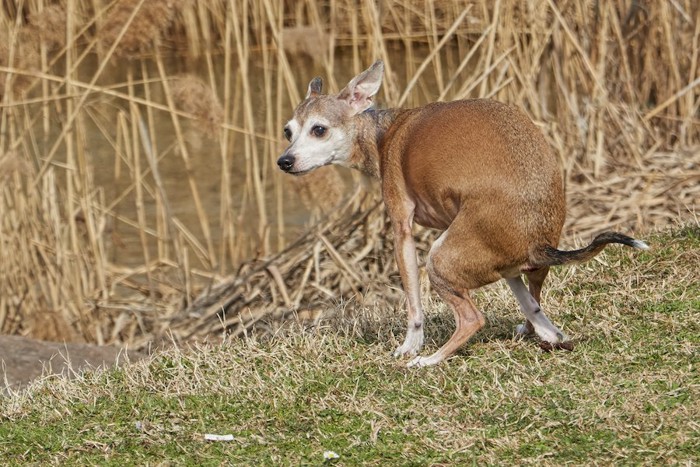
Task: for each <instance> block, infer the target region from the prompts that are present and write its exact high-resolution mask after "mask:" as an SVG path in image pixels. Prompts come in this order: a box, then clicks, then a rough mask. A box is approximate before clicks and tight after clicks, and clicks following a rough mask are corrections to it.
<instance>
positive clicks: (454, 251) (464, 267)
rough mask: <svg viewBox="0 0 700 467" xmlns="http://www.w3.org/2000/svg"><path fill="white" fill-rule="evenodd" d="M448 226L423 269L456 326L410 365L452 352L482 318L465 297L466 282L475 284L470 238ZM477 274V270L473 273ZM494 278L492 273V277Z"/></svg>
mask: <svg viewBox="0 0 700 467" xmlns="http://www.w3.org/2000/svg"><path fill="white" fill-rule="evenodd" d="M450 230H451V228H450V229H448V230H446V231H445V232H443V234H442V235H441V236H440V238H438V239H437V240H436V241H435V243H434V244H433V246H432V247H431V249H430V254H429V255H428V264H427V270H428V275H429V277H430V283H431V285H432V286H433V288H434V289H435V291H436V292H437V293H438V295H440V298H442V299H443V300H444V301H445V302H446V303H447V304H448V305H449V306H450V307H451V308H452V311H453V312H454V316H455V324H456V329H455V331H454V333H453V334H452V337H450V339H449V340H448V341H447V342H446V343H445V344H444V345H443V346H442V347H440V349H439V350H438V351H437V352H435V353H434V354H432V355H430V356H427V357H423V356H419V357H416V358H414V359H413V360H411V361H410V362H409V363H408V366H409V367H412V366H430V365H436V364H438V363H440V362H441V361H443V360H444V359H446V358H447V357H449V356H450V355H452V354H453V353H455V351H457V349H458V348H459V347H461V346H462V345H463V344H464V343H465V342H466V341H467V340H468V339H469V338H470V337H471V336H473V335H474V334H476V332H477V331H478V330H479V329H481V328H482V327H483V326H484V324H485V323H486V320H485V319H484V315H483V314H481V312H480V311H479V310H478V309H477V307H476V305H475V304H474V302H473V301H472V299H471V298H470V297H469V290H470V286H471V287H472V288H476V286H477V282H475V281H474V277H475V274H474V273H473V272H474V271H476V270H477V268H476V267H475V266H474V264H473V263H472V261H470V258H472V257H473V255H470V254H469V249H470V248H471V246H472V245H474V242H470V241H469V239H468V238H466V236H465V234H464V232H460V230H457V231H458V232H460V233H459V234H457V235H451V234H450ZM477 275H478V274H477ZM495 279H497V277H494V279H493V280H495Z"/></svg>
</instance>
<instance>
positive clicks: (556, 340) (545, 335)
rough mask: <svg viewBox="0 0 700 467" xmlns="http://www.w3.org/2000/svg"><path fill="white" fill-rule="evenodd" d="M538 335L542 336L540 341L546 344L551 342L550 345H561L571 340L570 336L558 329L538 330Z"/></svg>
mask: <svg viewBox="0 0 700 467" xmlns="http://www.w3.org/2000/svg"><path fill="white" fill-rule="evenodd" d="M537 335H538V336H540V339H542V340H543V341H545V342H549V343H550V344H561V343H562V342H566V341H568V340H569V336H567V335H566V334H564V333H563V332H562V331H560V330H559V329H557V328H552V329H538V330H537Z"/></svg>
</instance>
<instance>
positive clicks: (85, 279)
mask: <svg viewBox="0 0 700 467" xmlns="http://www.w3.org/2000/svg"><path fill="white" fill-rule="evenodd" d="M699 16H700V6H699V5H698V4H697V2H694V1H692V0H679V1H674V2H648V3H644V4H642V3H640V2H628V1H623V0H619V1H614V2H589V1H583V0H581V1H571V2H564V3H562V2H554V1H552V0H530V1H528V2H506V1H502V2H497V3H496V4H495V6H494V5H492V2H487V1H485V0H477V1H466V0H465V1H458V2H447V1H445V2H443V1H432V2H418V1H412V0H396V1H393V2H381V3H379V4H378V3H376V2H370V1H367V2H360V3H359V4H357V3H356V2H347V1H344V0H342V1H332V2H327V3H322V4H319V3H318V2H315V1H311V0H305V1H302V2H296V3H294V4H293V5H292V4H291V3H279V2H271V1H268V0H266V1H263V2H245V1H237V0H236V1H231V2H223V1H211V2H191V1H182V2H176V1H173V2H167V1H137V0H133V1H132V0H118V1H114V2H95V1H92V0H71V1H68V2H42V1H37V0H26V1H24V2H15V3H12V4H11V5H10V6H8V7H7V8H5V9H3V10H2V11H0V31H2V32H1V34H2V36H3V37H2V40H0V98H1V100H0V160H2V161H15V162H0V164H11V165H8V166H5V165H0V170H2V171H3V172H4V173H0V177H1V178H2V179H3V180H7V183H3V184H2V186H0V213H1V214H2V219H0V227H1V229H2V230H1V231H0V235H1V239H2V242H1V243H0V262H2V264H4V265H8V267H7V271H12V273H11V274H9V273H3V274H2V275H1V276H0V297H1V298H0V330H1V331H2V332H9V333H17V334H27V335H35V336H40V337H41V334H42V332H43V331H42V330H43V329H45V328H46V327H47V326H45V325H44V324H42V323H47V322H49V323H62V324H61V326H65V327H66V329H69V330H70V331H66V335H67V336H72V337H71V338H72V339H75V340H86V341H90V342H98V343H116V342H120V343H131V344H132V345H136V346H144V345H147V343H148V342H149V341H151V340H153V339H159V338H162V337H163V335H164V333H165V332H166V331H167V330H168V329H172V330H174V333H175V337H176V338H185V337H186V336H188V335H189V336H200V335H205V334H206V333H209V332H216V330H217V329H220V320H223V321H224V322H226V323H227V326H228V327H229V330H230V331H231V332H235V333H243V332H248V331H249V330H251V329H252V327H253V326H255V327H256V328H257V329H260V330H264V329H268V330H274V329H275V328H276V327H277V326H276V325H274V324H270V321H271V318H273V317H278V316H288V315H290V314H293V313H300V314H302V315H305V316H309V317H311V318H314V317H316V316H317V315H319V314H322V313H321V312H322V311H323V310H325V309H333V308H334V306H333V304H335V303H337V301H339V300H342V299H352V300H357V301H358V303H361V304H367V303H370V304H375V303H376V304H378V305H380V304H381V305H383V306H387V307H392V306H395V305H396V303H397V301H396V300H397V297H400V293H398V292H396V291H392V292H391V293H386V288H387V286H389V285H392V286H395V285H397V280H396V279H397V278H396V276H395V275H392V274H395V268H394V265H393V259H392V258H391V246H390V245H389V242H390V239H387V230H388V229H387V225H386V219H385V218H384V216H383V214H382V209H380V208H377V207H376V206H375V204H376V203H375V200H376V190H374V189H373V187H371V186H369V187H367V186H364V185H360V186H362V187H363V188H362V192H365V193H370V194H373V195H374V196H375V197H374V199H372V198H371V196H370V197H369V198H363V197H361V196H357V195H356V196H355V197H354V198H352V197H351V196H352V195H350V193H351V192H352V190H350V192H343V191H342V189H341V188H342V187H343V184H341V181H344V180H345V181H349V180H350V179H351V177H350V176H346V174H340V175H339V174H338V173H337V172H335V171H327V172H326V173H325V174H319V175H318V177H319V179H307V180H303V181H302V183H301V186H299V187H296V188H298V189H299V191H295V187H291V188H290V185H291V184H292V183H291V182H290V180H287V179H284V178H283V177H282V175H281V174H280V173H278V171H276V168H275V164H274V160H275V159H276V156H277V155H278V154H279V153H280V152H281V150H282V149H283V147H284V141H283V140H282V138H281V137H280V129H281V128H282V126H283V123H284V122H285V121H286V119H287V118H289V115H290V114H291V109H292V107H293V105H295V104H296V103H297V102H298V101H299V99H300V96H301V95H303V92H304V91H305V89H306V84H307V83H308V80H309V79H310V78H311V77H312V76H316V75H323V76H324V77H325V78H326V84H327V87H328V88H329V89H331V90H334V89H336V90H337V89H338V88H339V87H340V85H342V84H343V83H344V82H345V81H346V80H347V79H348V78H350V77H351V76H352V75H353V74H354V73H357V72H359V71H360V70H361V69H363V68H364V67H365V66H366V65H367V64H368V63H370V62H371V61H373V60H375V59H378V58H380V59H383V60H384V61H385V63H386V68H387V76H386V80H385V83H384V86H383V91H382V96H380V99H378V100H379V102H381V103H382V105H386V106H392V105H398V104H401V105H406V106H413V105H420V104H423V103H425V102H427V101H432V100H436V99H444V100H447V99H456V98H463V97H479V96H481V97H493V98H497V99H500V100H503V101H507V102H511V103H514V104H517V105H520V106H522V107H523V108H525V109H526V111H527V112H528V113H529V114H530V115H531V116H532V118H533V119H534V120H535V121H536V122H537V124H538V125H539V126H540V127H541V128H542V130H543V132H544V133H545V134H546V136H547V138H548V139H549V141H550V142H551V144H552V145H553V147H554V148H555V149H556V151H557V153H558V154H559V155H560V158H561V165H562V172H563V176H564V178H565V180H566V183H567V189H568V196H569V221H568V223H567V225H566V236H565V239H564V243H565V244H567V245H571V244H574V243H576V242H578V241H579V239H584V240H585V239H588V238H589V237H590V235H592V234H593V233H594V232H597V231H600V230H603V229H606V228H609V227H615V228H618V229H621V230H623V231H640V230H642V229H645V228H652V227H661V226H664V225H667V224H669V223H674V222H677V220H678V219H687V218H689V217H691V216H693V215H694V213H695V212H696V211H697V207H698V199H699V198H700V195H699V194H698V191H699V190H700V188H698V187H699V186H700V184H698V167H700V150H699V148H700V124H699V123H700V122H699V121H698V109H699V108H700V68H699V67H698V57H699V56H700V28H699V27H698V26H697V25H698V24H700V21H698V17H699ZM304 32H306V33H308V34H306V33H304ZM295 34H296V35H295ZM302 39H303V40H302ZM311 39H313V41H314V42H318V47H317V48H314V47H310V45H309V40H311ZM309 57H311V58H312V59H309ZM124 59H126V60H124ZM123 62H125V64H122V65H121V66H120V63H123ZM183 76H188V78H184V79H183V78H182V77H183ZM202 125H203V126H202ZM12 164H14V165H12ZM8 167H9V168H8ZM12 167H15V168H12ZM18 168H21V170H19V169H18ZM8 174H9V175H8ZM353 180H354V182H356V183H357V184H358V185H359V184H360V183H361V182H360V181H359V180H358V179H356V178H355V179H353ZM343 183H344V182H343ZM344 196H345V197H346V203H347V207H346V208H344V209H339V208H337V206H338V203H339V202H340V200H341V198H343V197H344ZM304 203H306V204H308V205H311V206H314V207H316V208H317V212H316V213H315V214H314V216H310V215H309V214H308V212H307V210H305V209H304V208H302V207H301V206H302V205H303V204H304ZM341 204H342V203H341ZM341 214H342V216H341ZM343 216H344V217H343ZM310 219H312V220H313V221H314V222H316V221H317V220H319V219H320V220H321V222H320V223H318V225H316V226H315V227H313V229H312V230H311V231H310V232H309V233H308V234H306V235H305V236H303V237H301V239H299V240H297V239H298V238H299V234H300V232H301V231H302V230H303V229H302V228H301V226H302V225H303V224H304V221H308V220H310ZM350 227H351V228H352V230H351V231H349V230H347V229H348V228H350ZM430 235H431V234H430V233H428V232H420V233H419V236H420V237H421V248H426V245H427V241H428V239H429V238H430ZM279 252H283V253H282V254H279ZM392 290H393V289H392ZM212 291H218V292H219V293H220V294H219V295H217V294H213V295H210V294H211V293H212ZM226 294H229V295H228V296H227V295H226ZM202 304H205V305H202ZM290 304H291V307H290ZM217 307H218V308H217ZM47 314H50V315H51V319H39V318H38V317H41V316H45V315H47Z"/></svg>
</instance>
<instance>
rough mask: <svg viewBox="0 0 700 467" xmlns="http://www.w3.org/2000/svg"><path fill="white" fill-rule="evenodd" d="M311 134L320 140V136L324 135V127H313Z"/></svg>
mask: <svg viewBox="0 0 700 467" xmlns="http://www.w3.org/2000/svg"><path fill="white" fill-rule="evenodd" d="M311 133H312V134H313V135H314V136H316V137H318V138H320V137H321V136H323V135H325V134H326V127H324V126H321V125H316V126H315V127H313V128H312V129H311Z"/></svg>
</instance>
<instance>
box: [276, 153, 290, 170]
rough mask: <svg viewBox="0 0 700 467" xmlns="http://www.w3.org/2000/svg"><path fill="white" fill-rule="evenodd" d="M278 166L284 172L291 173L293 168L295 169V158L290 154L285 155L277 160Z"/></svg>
mask: <svg viewBox="0 0 700 467" xmlns="http://www.w3.org/2000/svg"><path fill="white" fill-rule="evenodd" d="M277 165H278V166H279V168H280V169H282V170H283V171H285V172H290V171H291V170H292V167H294V156H292V155H290V154H283V155H282V157H280V158H279V159H277Z"/></svg>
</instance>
